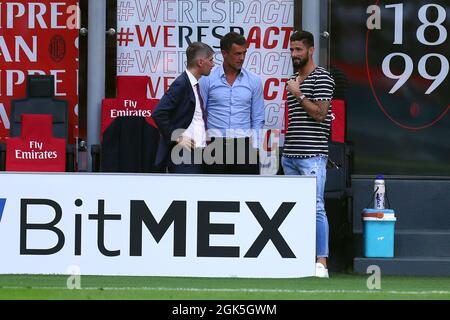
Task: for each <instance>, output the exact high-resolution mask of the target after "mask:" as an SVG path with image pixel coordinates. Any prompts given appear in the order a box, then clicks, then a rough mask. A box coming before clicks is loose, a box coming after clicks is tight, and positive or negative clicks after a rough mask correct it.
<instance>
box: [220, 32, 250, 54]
mask: <svg viewBox="0 0 450 320" xmlns="http://www.w3.org/2000/svg"><path fill="white" fill-rule="evenodd" d="M233 44H237V45H239V46H243V45H246V44H247V40H245V37H244V36H243V35H240V34H239V33H237V32H229V33H227V34H226V35H225V36H224V37H223V38H222V39H220V50H225V51H227V52H228V51H230V49H231V47H232V46H233Z"/></svg>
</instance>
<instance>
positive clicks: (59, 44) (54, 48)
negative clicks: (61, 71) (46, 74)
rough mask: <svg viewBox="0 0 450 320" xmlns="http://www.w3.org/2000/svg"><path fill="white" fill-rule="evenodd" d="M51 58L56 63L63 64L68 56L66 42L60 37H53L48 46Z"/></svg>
mask: <svg viewBox="0 0 450 320" xmlns="http://www.w3.org/2000/svg"><path fill="white" fill-rule="evenodd" d="M48 51H49V53H50V57H51V58H52V60H53V61H54V62H61V61H62V60H63V59H64V56H65V55H66V42H65V41H64V38H63V37H61V36H60V35H56V36H53V37H52V38H51V40H50V44H49V46H48Z"/></svg>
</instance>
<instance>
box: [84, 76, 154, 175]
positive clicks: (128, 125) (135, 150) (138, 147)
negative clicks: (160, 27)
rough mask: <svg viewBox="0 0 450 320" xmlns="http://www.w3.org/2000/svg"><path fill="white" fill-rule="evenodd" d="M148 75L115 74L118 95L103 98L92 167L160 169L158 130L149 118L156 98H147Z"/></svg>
mask: <svg viewBox="0 0 450 320" xmlns="http://www.w3.org/2000/svg"><path fill="white" fill-rule="evenodd" d="M148 81H149V78H148V77H147V76H118V77H117V97H116V98H113V99H103V100H102V111H101V124H100V141H101V147H100V146H98V145H97V146H93V148H92V159H93V165H92V168H93V171H103V172H159V171H160V170H159V169H157V168H156V165H155V161H156V156H157V149H158V145H159V139H160V134H159V131H158V128H157V125H156V123H155V122H154V120H153V118H152V112H153V109H154V108H155V107H156V105H157V103H158V101H159V100H158V99H147V86H148Z"/></svg>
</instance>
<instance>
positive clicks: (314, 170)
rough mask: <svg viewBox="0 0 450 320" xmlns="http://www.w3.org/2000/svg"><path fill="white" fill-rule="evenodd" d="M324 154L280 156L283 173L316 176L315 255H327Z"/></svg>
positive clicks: (325, 160) (325, 158)
mask: <svg viewBox="0 0 450 320" xmlns="http://www.w3.org/2000/svg"><path fill="white" fill-rule="evenodd" d="M327 159H328V157H327V156H325V155H319V156H316V157H312V158H288V157H282V158H281V165H282V166H283V171H284V174H285V175H313V176H316V177H317V186H316V192H317V198H316V256H317V257H328V232H329V231H328V219H327V213H326V212H325V202H324V199H323V194H324V190H325V181H326V179H327Z"/></svg>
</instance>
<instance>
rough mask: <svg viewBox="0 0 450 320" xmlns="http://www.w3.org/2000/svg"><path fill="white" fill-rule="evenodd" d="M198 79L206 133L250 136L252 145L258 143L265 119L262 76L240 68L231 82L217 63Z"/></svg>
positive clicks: (216, 135)
mask: <svg viewBox="0 0 450 320" xmlns="http://www.w3.org/2000/svg"><path fill="white" fill-rule="evenodd" d="M199 83H200V90H201V94H202V97H203V101H204V103H205V106H206V111H207V114H208V123H207V128H208V134H209V136H210V137H228V138H243V137H250V136H253V139H252V140H253V145H254V146H255V147H256V146H258V145H259V138H260V132H261V130H262V128H263V126H264V119H265V114H264V97H263V85H262V81H261V79H260V78H259V77H258V76H257V75H256V74H254V73H252V72H250V71H247V70H245V69H244V68H242V69H241V72H240V73H239V75H238V76H237V78H236V80H235V81H234V83H233V85H232V86H230V84H229V83H228V82H227V79H226V77H225V73H224V70H223V66H218V67H216V68H215V69H214V70H213V71H212V72H211V74H210V75H209V76H207V77H205V76H204V77H201V78H200V81H199Z"/></svg>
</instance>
